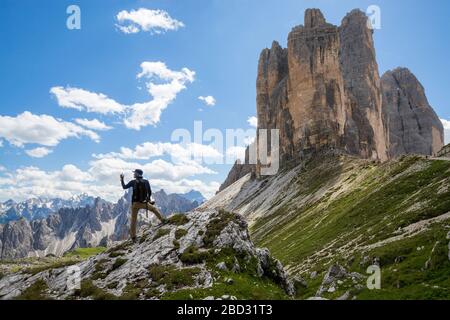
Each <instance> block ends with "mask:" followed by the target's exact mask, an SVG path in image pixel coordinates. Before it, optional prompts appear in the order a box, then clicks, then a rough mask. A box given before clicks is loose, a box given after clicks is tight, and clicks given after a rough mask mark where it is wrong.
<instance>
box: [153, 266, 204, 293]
mask: <svg viewBox="0 0 450 320" xmlns="http://www.w3.org/2000/svg"><path fill="white" fill-rule="evenodd" d="M148 273H149V276H150V278H151V279H152V280H153V281H154V282H156V283H157V284H158V285H165V287H166V289H167V290H176V289H180V288H183V287H189V286H193V285H194V284H195V277H196V276H197V275H198V274H199V273H200V269H199V268H182V269H177V268H176V267H174V266H163V265H159V264H154V265H151V266H150V267H149V269H148Z"/></svg>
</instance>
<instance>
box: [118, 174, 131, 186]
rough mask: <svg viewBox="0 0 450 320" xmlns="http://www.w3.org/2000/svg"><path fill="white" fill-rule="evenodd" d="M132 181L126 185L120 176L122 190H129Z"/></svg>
mask: <svg viewBox="0 0 450 320" xmlns="http://www.w3.org/2000/svg"><path fill="white" fill-rule="evenodd" d="M133 182H134V180H131V181H130V182H128V183H127V184H125V182H124V181H123V175H120V183H121V184H122V188H123V189H130V188H131V187H132V186H133Z"/></svg>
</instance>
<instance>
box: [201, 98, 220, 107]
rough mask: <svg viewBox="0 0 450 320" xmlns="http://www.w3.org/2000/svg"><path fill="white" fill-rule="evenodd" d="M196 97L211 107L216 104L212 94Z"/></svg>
mask: <svg viewBox="0 0 450 320" xmlns="http://www.w3.org/2000/svg"><path fill="white" fill-rule="evenodd" d="M198 99H199V100H201V101H203V102H204V103H205V104H206V105H207V106H210V107H213V106H215V105H216V99H215V98H214V97H213V96H207V97H204V96H200V97H198Z"/></svg>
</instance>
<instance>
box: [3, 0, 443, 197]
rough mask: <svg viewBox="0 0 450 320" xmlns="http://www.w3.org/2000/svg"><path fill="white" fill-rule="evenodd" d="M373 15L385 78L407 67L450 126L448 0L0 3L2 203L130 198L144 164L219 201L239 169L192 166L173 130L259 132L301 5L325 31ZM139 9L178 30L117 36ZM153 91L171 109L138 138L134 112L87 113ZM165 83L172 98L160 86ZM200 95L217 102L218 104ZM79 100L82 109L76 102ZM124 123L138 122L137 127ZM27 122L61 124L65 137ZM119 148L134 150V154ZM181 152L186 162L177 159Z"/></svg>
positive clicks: (180, 188) (177, 185) (156, 178)
mask: <svg viewBox="0 0 450 320" xmlns="http://www.w3.org/2000/svg"><path fill="white" fill-rule="evenodd" d="M374 4H375V5H378V6H379V7H380V9H381V29H380V30H376V32H375V44H376V49H377V59H378V64H379V68H380V72H381V73H383V72H384V71H386V70H388V69H392V68H395V67H397V66H405V67H408V68H410V69H411V71H412V72H413V73H414V74H415V75H416V76H417V78H418V79H419V80H420V81H421V83H422V84H423V85H424V87H425V89H426V93H427V96H428V99H429V101H430V104H431V105H432V106H433V107H434V109H435V110H436V112H437V113H438V115H439V116H440V118H442V119H447V120H450V109H449V108H448V105H449V102H448V101H449V100H450V90H449V88H448V83H449V81H448V80H449V74H450V60H449V59H448V52H449V51H450V50H449V49H450V41H448V38H449V37H448V32H449V31H450V27H449V26H450V21H449V20H448V13H449V12H450V3H449V2H448V1H445V0H441V1H433V4H432V5H431V4H430V2H427V1H410V0H408V1H406V0H398V1H374V0H371V1H363V0H361V1H356V0H346V1H341V0H339V1H338V0H304V1H301V0H295V1H294V0H292V1H291V0H281V1H274V0H270V1H269V0H183V1H181V0H177V1H175V0H165V1H155V0H136V1H119V0H111V1H103V0H89V1H75V0H72V1H63V0H58V1H56V0H42V1H39V4H38V3H37V2H36V1H32V0H27V1H21V0H1V1H0V42H1V46H0V70H1V73H0V88H1V91H0V98H1V99H0V103H1V109H0V117H2V119H3V120H4V121H6V122H7V123H8V125H10V126H11V129H8V130H6V129H4V130H3V131H2V129H1V128H0V141H1V145H2V146H1V147H0V200H6V199H7V198H10V197H13V198H16V199H22V198H25V197H27V196H30V195H43V196H52V195H55V196H63V197H67V196H69V195H70V194H73V193H79V192H82V191H86V192H88V193H91V194H95V195H101V196H103V197H105V198H109V199H110V200H113V199H114V198H116V197H117V196H118V195H119V194H120V192H121V191H120V189H119V190H117V189H118V188H117V186H116V182H118V180H117V174H118V173H119V171H122V170H124V171H125V172H126V174H127V175H128V177H130V174H129V170H128V169H130V168H131V167H133V166H135V165H139V166H141V167H144V169H147V171H148V172H147V173H148V176H149V177H150V179H151V181H152V182H153V185H154V188H155V189H159V188H165V189H168V191H170V192H184V191H188V190H189V189H192V188H194V189H198V190H200V191H202V192H203V193H205V194H206V195H208V196H210V195H212V194H213V193H214V191H215V190H216V188H217V187H218V185H219V183H221V182H222V181H223V180H224V179H225V177H226V175H227V173H228V171H229V169H230V167H231V164H216V165H204V164H202V165H197V164H195V163H191V162H188V161H185V159H184V158H183V152H184V151H186V150H178V149H177V148H176V147H174V146H173V145H171V144H170V138H171V134H172V132H173V131H174V130H175V129H177V128H185V129H188V130H190V131H192V130H193V127H194V121H196V120H197V121H202V123H203V128H204V129H205V130H206V129H208V128H217V129H220V130H223V131H224V130H225V129H226V128H243V129H251V126H250V125H249V123H248V119H249V117H251V116H254V115H255V108H256V106H255V96H256V92H255V81H256V69H257V63H258V57H259V54H260V52H261V50H262V49H263V48H265V47H269V46H270V45H271V43H272V41H273V40H277V41H279V42H280V43H281V44H282V45H283V46H285V45H286V39H287V35H288V33H289V31H290V30H291V28H292V27H294V26H295V25H298V24H302V23H303V12H304V10H305V9H306V8H310V7H317V8H320V9H321V10H322V12H323V13H324V15H325V17H326V18H327V21H329V22H331V23H334V24H340V21H341V19H342V18H343V17H344V16H345V14H346V13H347V12H349V11H350V10H351V9H353V8H360V9H362V10H363V11H366V9H367V7H368V6H369V5H374ZM69 5H78V6H79V7H80V9H81V29H80V30H69V29H68V28H67V27H66V20H67V18H68V16H69V15H68V14H67V13H66V8H67V7H68V6H69ZM140 8H146V9H151V10H164V11H165V12H167V14H168V16H169V18H171V19H172V20H171V21H169V22H171V24H170V23H169V25H168V27H167V25H166V27H167V30H165V32H161V33H157V32H154V31H153V32H147V31H145V30H141V31H140V32H137V33H124V32H122V31H121V30H120V29H119V27H118V26H117V24H119V25H122V26H127V25H128V26H129V22H130V21H129V20H128V24H126V23H127V21H126V20H124V21H122V22H119V21H118V19H117V15H118V14H119V12H122V11H123V12H126V13H127V14H129V13H131V12H132V10H138V9H140ZM125 16H126V15H125ZM166 22H167V21H166ZM143 62H150V63H154V62H161V63H162V64H149V65H147V66H143V65H142V63H143ZM183 68H187V69H183ZM158 72H159V73H158ZM164 72H165V73H164ZM194 72H195V75H193V73H194ZM167 73H169V74H168V75H167ZM139 74H141V77H138V75H139ZM164 74H166V78H164V79H155V78H158V77H159V78H161V75H164ZM151 75H153V76H154V77H153V78H150V77H149V76H151ZM155 75H156V77H155ZM150 83H153V84H154V85H156V86H157V87H156V90H155V91H157V93H156V95H162V98H161V97H159V98H157V99H162V101H161V104H162V105H164V106H165V108H164V109H163V110H161V115H160V117H155V115H154V114H153V115H151V116H150V118H149V121H147V122H149V123H146V124H144V125H138V126H139V129H140V130H136V123H135V121H134V122H133V120H132V117H133V115H132V114H131V115H130V114H129V113H128V114H127V115H126V116H125V115H121V114H120V112H119V113H106V114H101V113H98V112H88V111H89V110H90V111H93V110H96V109H95V106H96V104H95V102H96V101H97V102H98V101H100V102H99V103H100V104H101V103H107V104H108V105H109V106H110V107H111V109H114V108H119V109H120V108H124V110H134V109H133V107H135V106H136V104H145V103H151V101H152V100H154V99H155V96H152V95H151V94H150V93H149V91H148V89H147V88H146V86H147V85H149V84H150ZM162 84H168V86H169V87H170V88H169V89H168V90H169V91H170V92H169V96H170V94H174V95H175V97H173V96H170V97H168V95H167V93H164V92H165V91H164V90H165V89H167V87H158V85H162ZM52 88H59V90H55V89H54V90H53V91H52V92H51V89H52ZM180 88H181V89H180ZM72 89H80V90H81V91H78V92H73V91H72V92H71V91H70V90H72ZM159 89H161V90H163V89H164V90H163V91H164V92H163V93H162V94H161V93H160V91H161V90H159ZM55 92H56V94H55ZM87 93H89V94H91V95H88V96H87V97H86V94H87ZM200 96H203V97H208V96H212V97H214V100H215V105H213V106H208V105H206V104H205V102H204V101H201V100H200V99H198V97H200ZM80 97H81V98H80ZM83 97H84V99H85V100H82V101H84V104H82V103H80V102H79V104H76V103H75V102H74V101H76V99H83ZM102 97H103V98H102ZM86 99H87V101H88V102H89V103H88V102H86ZM95 99H97V100H95ZM98 99H100V100H98ZM68 100H69V101H68ZM70 103H72V105H73V104H74V103H75V105H76V107H77V108H78V109H76V108H74V107H73V106H72V107H68V105H70ZM86 104H88V107H89V108H90V109H89V108H87V107H86ZM89 104H90V105H89ZM97 106H98V104H97ZM130 108H131V109H130ZM150 108H151V106H150ZM26 111H27V112H28V113H26V114H24V112H26ZM97 111H98V110H97ZM127 112H131V111H127ZM44 115H45V117H44ZM137 116H139V114H137ZM130 117H131V118H130ZM94 119H96V120H98V121H99V122H101V123H102V124H104V125H106V126H107V127H110V128H107V129H108V130H99V128H101V127H99V126H98V123H96V124H97V125H95V124H94V123H92V122H89V123H88V124H86V121H84V120H89V121H92V120H94ZM124 119H128V120H130V119H131V120H130V121H129V123H128V127H127V125H126V124H124ZM83 121H84V122H83ZM21 122H22V123H23V122H27V123H28V122H36V123H38V124H39V123H41V124H45V125H48V126H55V130H56V132H55V131H54V130H50V131H46V130H44V131H39V130H42V128H40V127H39V126H38V125H37V127H33V126H31V125H29V126H28V127H27V126H22V125H21ZM133 126H134V127H133ZM102 129H104V128H102ZM43 133H44V134H43ZM36 134H37V135H40V137H38V138H36V136H35V135H36ZM14 135H16V136H14ZM145 143H147V144H145ZM139 145H140V146H141V148H137V149H136V146H139ZM121 147H126V148H129V150H128V151H129V152H128V154H125V153H127V152H124V151H123V150H122V151H121V149H120V148H121ZM193 147H195V146H193ZM155 150H156V151H155ZM132 151H134V153H133V152H132ZM139 151H140V152H141V153H140V154H139ZM209 151H210V150H206V151H205V152H209ZM47 152H50V153H49V154H47V155H45V156H44V154H45V153H47ZM152 152H153V154H151V153H152ZM180 152H181V154H180ZM130 153H132V154H130ZM174 153H175V154H176V156H177V157H178V160H180V158H182V159H181V161H180V163H174V161H173V159H172V158H171V157H170V155H172V156H173V154H174ZM94 154H96V155H97V157H94V156H93V155H94ZM155 154H156V155H155ZM99 155H103V156H99ZM36 156H39V157H36ZM19 176H20V177H19Z"/></svg>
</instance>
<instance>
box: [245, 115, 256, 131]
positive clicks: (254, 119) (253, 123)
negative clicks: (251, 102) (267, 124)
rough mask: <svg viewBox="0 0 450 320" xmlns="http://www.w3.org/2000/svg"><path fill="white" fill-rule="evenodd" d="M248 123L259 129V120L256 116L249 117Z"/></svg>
mask: <svg viewBox="0 0 450 320" xmlns="http://www.w3.org/2000/svg"><path fill="white" fill-rule="evenodd" d="M247 122H248V124H249V125H250V126H251V127H254V128H256V127H258V118H256V117H254V116H253V117H249V118H248V119H247Z"/></svg>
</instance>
